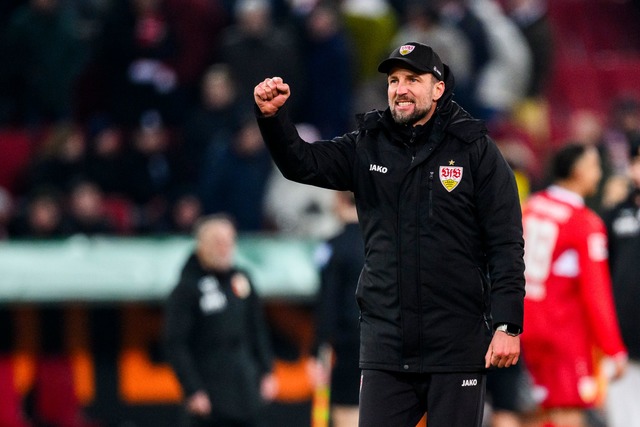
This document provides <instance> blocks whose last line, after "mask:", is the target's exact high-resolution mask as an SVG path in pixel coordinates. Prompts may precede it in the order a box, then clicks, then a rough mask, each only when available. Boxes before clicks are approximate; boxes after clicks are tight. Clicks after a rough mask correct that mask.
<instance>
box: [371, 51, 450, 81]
mask: <svg viewBox="0 0 640 427" xmlns="http://www.w3.org/2000/svg"><path fill="white" fill-rule="evenodd" d="M394 66H408V67H409V68H411V69H412V70H414V71H418V72H419V73H421V74H424V73H431V74H433V75H434V76H435V78H436V79H438V80H444V66H443V65H442V61H441V60H440V57H439V56H438V54H437V53H435V52H434V50H433V49H431V47H429V46H427V45H426V44H422V43H418V42H409V43H405V44H403V45H402V46H400V47H398V48H397V49H395V50H394V51H393V52H391V54H390V55H389V57H388V58H387V59H385V60H384V61H382V62H381V63H380V65H378V71H380V72H381V73H385V74H388V73H389V71H390V70H391V68H393V67H394Z"/></svg>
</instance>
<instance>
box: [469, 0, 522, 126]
mask: <svg viewBox="0 0 640 427" xmlns="http://www.w3.org/2000/svg"><path fill="white" fill-rule="evenodd" d="M470 7H471V9H472V10H473V12H474V13H475V15H476V16H477V17H478V19H480V21H481V22H482V24H483V25H484V28H485V30H486V31H487V34H488V37H489V44H488V46H489V54H490V56H489V61H488V62H487V63H486V64H485V65H484V66H483V67H482V69H481V70H479V75H478V77H477V79H478V80H477V85H476V86H477V93H476V99H477V104H478V105H479V106H480V109H481V110H482V111H484V113H483V114H480V115H479V116H478V118H480V119H485V120H487V121H491V120H495V119H499V118H501V117H503V116H508V115H510V114H511V112H512V110H513V109H514V108H515V106H516V105H517V104H518V103H519V102H521V101H522V100H523V99H524V97H525V94H526V91H527V88H528V87H529V82H530V80H531V51H530V49H529V46H528V44H527V41H526V39H525V38H524V36H523V35H522V32H521V31H520V29H518V27H516V25H515V24H514V23H513V21H511V20H510V19H509V18H507V17H506V16H505V14H504V12H503V11H502V8H501V7H500V5H499V4H498V3H497V2H496V1H495V0H476V1H473V2H470Z"/></svg>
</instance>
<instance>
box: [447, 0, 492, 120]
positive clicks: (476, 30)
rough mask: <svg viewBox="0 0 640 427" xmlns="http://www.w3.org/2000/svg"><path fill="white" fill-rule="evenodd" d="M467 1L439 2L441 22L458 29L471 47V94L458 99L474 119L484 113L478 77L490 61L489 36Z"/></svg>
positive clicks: (463, 94) (462, 95)
mask: <svg viewBox="0 0 640 427" xmlns="http://www.w3.org/2000/svg"><path fill="white" fill-rule="evenodd" d="M468 3H469V2H468V1H467V0H437V1H436V4H437V5H438V7H439V12H440V16H441V20H442V21H443V22H446V23H447V24H448V25H452V26H454V27H455V28H458V29H459V30H460V31H462V33H463V34H464V35H465V36H466V39H467V43H469V45H470V52H469V53H470V55H471V70H470V73H471V75H472V76H475V77H472V79H471V81H470V82H469V83H470V85H471V86H470V87H469V93H464V92H462V93H457V92H456V98H457V99H458V101H457V102H458V103H459V104H460V105H464V106H465V109H466V110H467V111H469V112H470V113H471V115H473V116H474V117H480V116H481V114H482V111H480V110H479V105H478V100H477V99H476V97H475V92H476V90H477V89H476V88H477V84H478V82H477V80H478V78H477V75H478V74H479V73H480V70H482V69H483V68H484V66H485V65H486V64H487V62H488V61H489V58H490V56H491V54H490V52H489V34H488V31H487V29H486V28H485V26H484V23H483V22H482V21H481V20H480V19H479V18H478V16H477V15H476V13H475V12H474V11H473V10H472V9H471V7H469V4H468Z"/></svg>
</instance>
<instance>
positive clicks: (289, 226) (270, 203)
mask: <svg viewBox="0 0 640 427" xmlns="http://www.w3.org/2000/svg"><path fill="white" fill-rule="evenodd" d="M296 128H297V129H298V132H299V134H300V137H301V138H302V139H304V140H305V141H317V140H319V139H321V137H320V133H319V131H318V130H317V129H316V128H315V127H314V126H312V125H309V124H298V125H296ZM265 191H266V196H265V205H264V211H265V215H266V217H267V220H268V222H269V223H270V225H272V226H274V227H275V229H276V230H277V231H278V232H279V233H282V234H286V235H292V236H299V237H311V238H320V239H327V238H329V237H330V236H332V235H334V234H335V233H337V232H338V230H339V228H340V223H339V221H338V220H337V218H336V215H335V213H334V205H335V195H334V192H333V191H332V190H327V189H326V188H320V187H314V186H308V185H303V184H300V183H297V182H294V181H290V180H288V179H286V178H285V177H284V176H282V173H281V172H280V170H278V168H273V169H272V172H271V176H270V177H269V180H268V183H267V188H266V190H265Z"/></svg>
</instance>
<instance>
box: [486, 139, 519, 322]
mask: <svg viewBox="0 0 640 427" xmlns="http://www.w3.org/2000/svg"><path fill="white" fill-rule="evenodd" d="M486 142H487V144H486V145H485V146H484V147H482V146H480V150H479V166H478V168H477V171H476V177H475V179H476V206H477V209H478V212H477V215H478V221H479V224H480V227H481V231H482V233H483V237H484V241H485V254H486V258H487V264H488V272H489V276H490V279H491V294H490V297H491V315H492V318H493V322H494V324H498V323H510V324H513V325H515V326H517V327H520V328H521V329H523V315H524V293H525V291H524V286H525V280H524V259H523V257H524V239H523V235H522V210H521V207H520V199H519V197H518V188H517V186H516V182H515V177H514V175H513V171H512V170H511V168H510V167H509V165H508V164H507V162H506V160H505V159H504V157H503V156H502V154H501V153H500V151H499V150H498V147H497V146H496V145H495V143H494V142H493V141H492V140H491V139H490V138H488V137H486Z"/></svg>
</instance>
